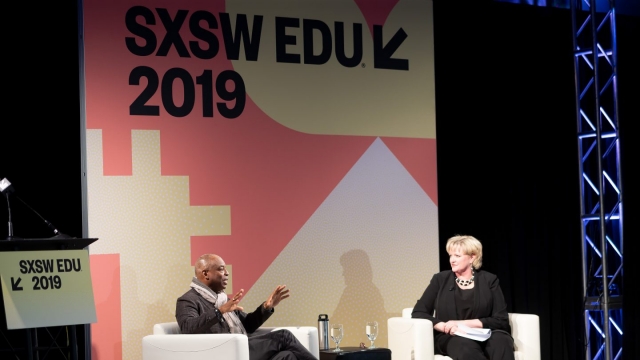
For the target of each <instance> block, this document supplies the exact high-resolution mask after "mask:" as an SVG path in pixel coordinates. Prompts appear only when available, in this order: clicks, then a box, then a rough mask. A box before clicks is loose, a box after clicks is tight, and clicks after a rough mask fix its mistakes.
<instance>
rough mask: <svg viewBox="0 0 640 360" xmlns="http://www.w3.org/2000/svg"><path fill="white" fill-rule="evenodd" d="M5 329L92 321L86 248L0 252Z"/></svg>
mask: <svg viewBox="0 0 640 360" xmlns="http://www.w3.org/2000/svg"><path fill="white" fill-rule="evenodd" d="M0 280H1V282H2V294H3V298H4V309H5V313H6V317H7V328H8V329H24V328H36V327H46V326H59V325H73V324H88V323H94V322H96V311H95V303H94V298H93V287H92V284H91V272H90V270H89V256H88V253H87V251H86V250H57V251H55V250H54V251H17V252H3V253H0Z"/></svg>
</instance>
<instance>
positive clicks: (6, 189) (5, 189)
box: [0, 178, 70, 240]
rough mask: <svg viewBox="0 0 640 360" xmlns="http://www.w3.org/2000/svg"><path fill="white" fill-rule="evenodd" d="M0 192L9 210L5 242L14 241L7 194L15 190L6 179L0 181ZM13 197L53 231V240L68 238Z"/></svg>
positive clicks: (29, 207) (17, 197) (22, 201)
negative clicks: (4, 197)
mask: <svg viewBox="0 0 640 360" xmlns="http://www.w3.org/2000/svg"><path fill="white" fill-rule="evenodd" d="M0 192H2V193H3V194H4V195H5V196H6V198H7V206H8V208H9V231H8V236H7V240H12V239H16V238H15V237H14V236H13V223H12V220H11V204H10V202H9V193H15V189H14V188H13V186H11V183H10V182H9V180H7V178H4V179H2V180H0ZM14 196H15V197H16V199H18V200H20V202H21V203H23V204H24V205H25V206H26V207H27V208H28V209H29V210H31V211H32V212H33V213H34V214H36V215H38V217H39V218H40V219H41V220H42V221H43V222H44V223H45V224H46V225H47V227H48V228H49V229H51V231H53V234H54V236H53V238H63V239H68V238H70V236H69V235H66V234H63V233H61V232H60V231H58V229H56V227H55V226H53V224H51V223H50V222H49V221H48V220H47V219H45V218H44V217H43V216H42V215H40V213H39V212H37V211H35V210H34V209H33V208H32V207H31V206H29V204H27V203H26V202H25V201H24V200H22V199H21V198H20V197H19V196H18V195H16V194H14Z"/></svg>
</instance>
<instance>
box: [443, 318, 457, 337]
mask: <svg viewBox="0 0 640 360" xmlns="http://www.w3.org/2000/svg"><path fill="white" fill-rule="evenodd" d="M441 324H443V326H442V330H441V331H442V332H443V333H445V334H449V335H455V333H456V332H457V331H460V330H458V321H455V320H449V321H447V322H446V323H441Z"/></svg>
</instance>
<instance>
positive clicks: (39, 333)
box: [0, 1, 86, 360]
mask: <svg viewBox="0 0 640 360" xmlns="http://www.w3.org/2000/svg"><path fill="white" fill-rule="evenodd" d="M6 14H7V16H9V17H11V18H14V22H15V21H18V22H20V24H21V25H20V26H15V27H13V28H12V30H11V31H10V32H9V33H8V34H7V35H6V36H4V48H5V51H4V56H3V60H4V63H5V65H4V69H5V75H6V76H5V82H4V90H5V91H4V108H5V113H4V115H3V119H2V123H1V125H0V179H3V178H7V179H8V180H9V181H10V182H11V183H12V185H13V187H14V188H15V193H14V194H13V195H12V196H11V197H10V205H11V213H12V223H13V230H14V236H16V237H21V238H48V237H52V236H53V235H54V234H53V232H52V230H51V229H50V228H49V227H48V226H47V225H46V223H45V222H44V220H43V219H46V220H47V221H49V222H50V223H51V224H52V225H53V226H54V227H55V228H57V229H58V230H59V231H60V232H62V233H64V234H67V235H69V236H72V237H82V198H81V196H82V192H81V145H80V124H81V123H80V99H79V85H78V84H79V67H78V30H77V29H78V21H77V19H78V17H77V6H76V2H75V1H57V2H53V1H52V2H47V1H45V2H39V3H37V4H33V6H29V7H25V6H24V4H22V5H20V6H19V7H18V6H14V7H13V8H12V7H11V6H10V5H9V7H8V10H7V12H6ZM18 197H19V198H18ZM20 199H21V200H22V201H24V203H23V202H22V201H21V200H20ZM41 217H42V218H41ZM7 219H8V206H7V201H6V199H5V197H4V196H2V197H1V198H0V241H3V240H4V239H6V238H7V235H8V223H7ZM73 328H74V329H75V331H76V337H75V340H76V342H77V350H78V354H79V356H80V357H79V358H80V359H84V358H85V356H84V351H85V348H86V341H85V339H84V332H85V327H84V325H77V326H73ZM71 330H72V329H71V327H65V326H62V327H60V326H56V327H48V328H39V329H36V330H30V331H32V332H31V334H29V335H30V336H31V346H35V345H37V346H38V347H39V350H38V351H37V352H36V351H35V349H33V348H32V351H33V352H32V355H33V358H45V357H46V358H47V359H52V360H55V359H70V358H71V357H70V354H71V350H70V349H69V348H66V347H65V346H67V344H70V343H71V342H72V340H73V339H72V331H71ZM27 335H28V334H27V330H7V326H6V319H5V314H4V305H3V304H2V294H0V358H2V359H28V356H27V355H28V354H29V352H28V349H27V345H28V343H27V339H28V337H27ZM57 347H62V348H61V349H56V348H57Z"/></svg>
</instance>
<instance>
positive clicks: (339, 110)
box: [83, 0, 439, 359]
mask: <svg viewBox="0 0 640 360" xmlns="http://www.w3.org/2000/svg"><path fill="white" fill-rule="evenodd" d="M431 6H432V4H431V2H428V1H426V2H425V1H417V0H399V1H398V0H380V1H366V0H359V1H356V0H335V1H320V0H315V1H294V0H272V1H259V0H254V1H249V0H244V1H235V0H234V1H231V0H229V1H226V2H225V1H194V0H185V1H181V2H176V1H151V0H140V1H134V0H117V1H112V2H108V3H105V2H103V1H98V0H86V1H84V2H83V24H84V26H83V46H84V54H83V58H84V63H83V68H84V84H85V89H84V91H85V101H86V112H85V114H84V115H85V119H86V125H87V133H86V144H87V145H86V146H87V148H86V154H87V156H86V161H87V179H88V183H87V191H88V193H87V199H88V209H87V211H88V219H89V235H90V236H92V237H99V238H100V241H99V242H96V243H95V245H92V246H91V248H90V253H91V266H92V269H91V270H92V276H93V281H94V284H96V283H99V284H102V286H95V299H96V307H97V314H98V322H97V323H96V324H93V325H92V351H93V356H94V358H96V359H121V358H125V359H139V358H140V357H141V339H142V337H143V336H145V335H147V334H150V333H151V330H152V327H153V324H155V323H159V322H166V321H173V320H175V317H174V315H175V300H176V298H177V297H178V296H180V295H181V294H182V293H184V292H185V291H186V290H187V289H188V285H189V282H190V280H191V277H192V276H193V267H192V265H193V262H194V260H195V259H197V257H198V256H199V255H201V254H203V253H216V254H219V255H220V256H222V257H223V258H224V260H225V261H226V263H227V264H228V266H229V268H230V269H231V270H230V272H231V283H230V285H229V287H228V288H227V291H228V292H233V291H238V290H239V289H245V290H246V291H247V295H246V296H245V298H244V300H243V306H244V307H245V309H252V308H254V307H257V306H258V305H259V304H260V303H261V302H262V301H263V300H264V299H266V296H267V295H268V293H269V292H270V291H272V289H273V288H274V287H275V286H276V285H277V284H286V285H287V286H288V287H289V288H290V289H291V293H292V297H291V298H290V299H288V300H286V301H285V302H283V303H282V304H281V305H280V306H278V309H277V314H276V315H275V316H274V317H272V319H270V320H269V322H268V325H270V326H280V325H310V326H315V325H316V324H317V322H316V321H317V317H318V314H328V315H329V319H330V321H331V322H341V323H343V324H344V326H345V339H344V342H343V343H342V344H343V345H346V346H349V345H356V344H359V343H360V342H362V341H366V336H365V335H364V327H365V323H366V322H367V321H370V320H377V321H378V322H379V323H380V324H381V333H380V336H379V340H377V341H376V342H377V343H378V344H379V345H380V346H385V345H386V319H387V318H388V317H390V316H396V315H399V314H400V312H401V310H402V308H404V307H410V306H413V304H414V303H415V301H416V299H417V298H418V297H419V296H420V295H421V292H422V290H423V289H424V287H425V286H426V284H427V282H428V280H429V279H430V277H431V275H432V274H433V273H435V272H437V271H438V270H439V265H438V226H437V204H438V201H437V184H436V152H435V150H436V146H435V93H434V87H435V86H434V70H433V25H432V8H431Z"/></svg>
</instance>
